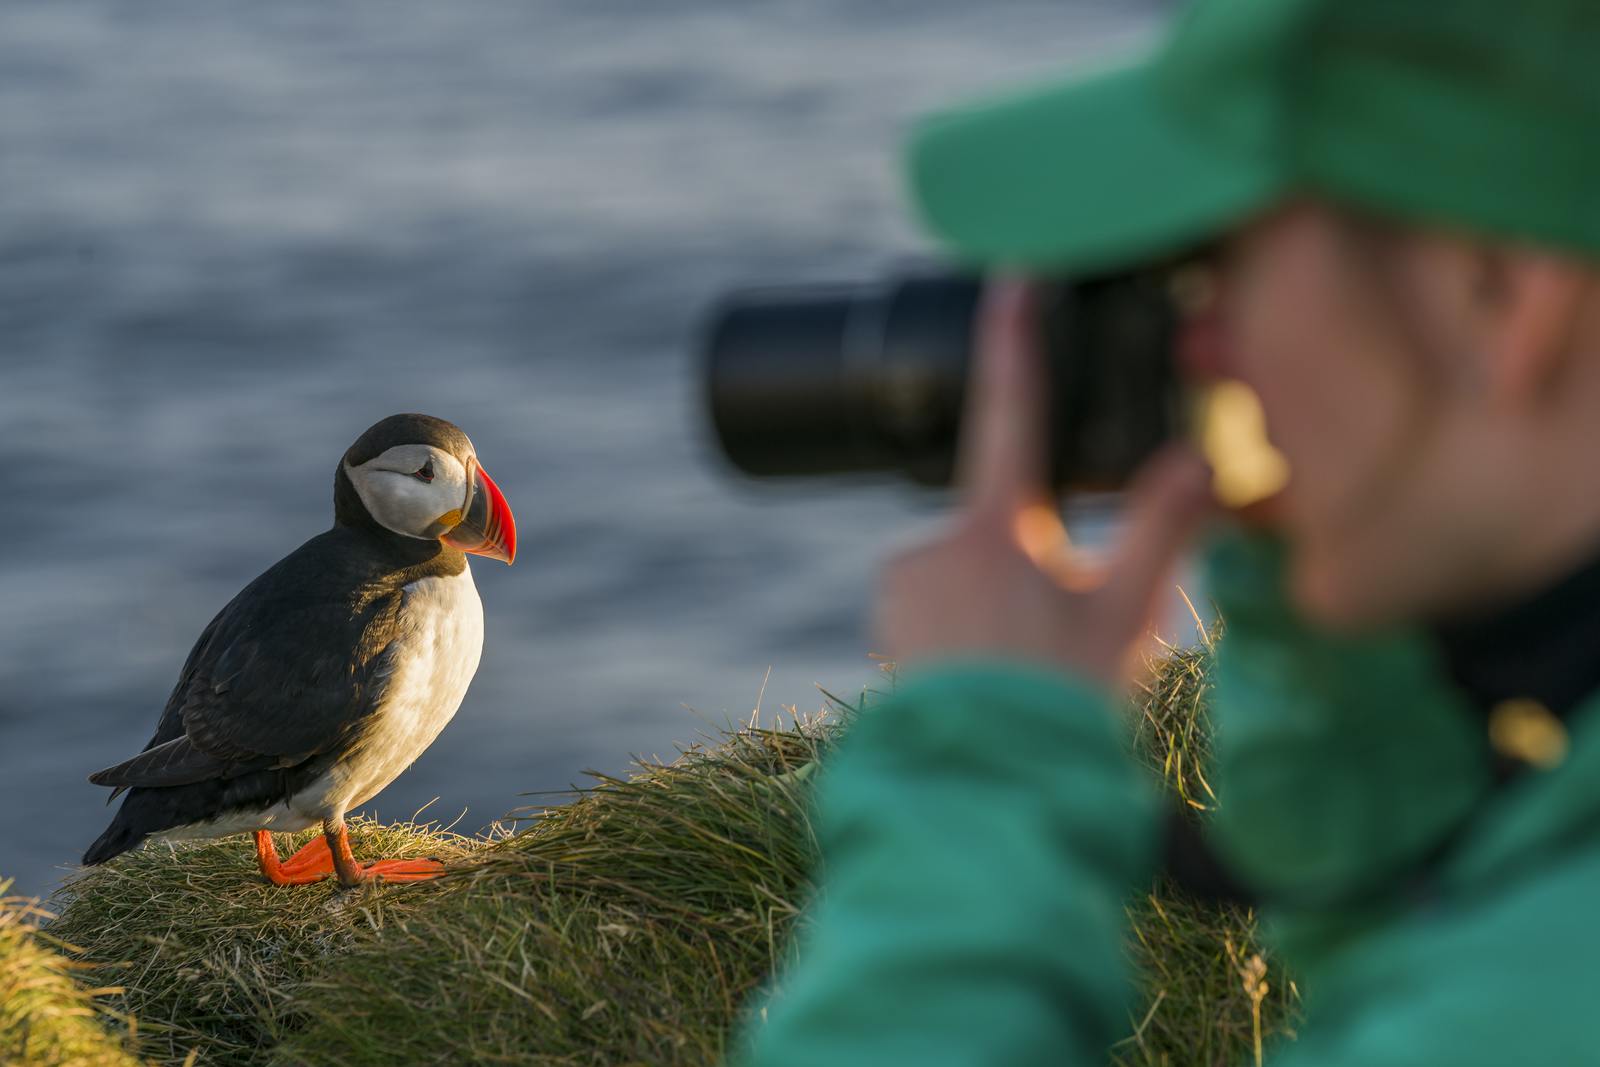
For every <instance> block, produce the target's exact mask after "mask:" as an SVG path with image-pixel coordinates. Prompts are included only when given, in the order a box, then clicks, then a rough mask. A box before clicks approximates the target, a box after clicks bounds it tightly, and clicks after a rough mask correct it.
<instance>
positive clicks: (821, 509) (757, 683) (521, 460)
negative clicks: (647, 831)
mask: <svg viewBox="0 0 1600 1067" xmlns="http://www.w3.org/2000/svg"><path fill="white" fill-rule="evenodd" d="M1164 7H1165V5H1164V4H1161V3H1158V2H1155V0H1149V2H1144V3H1135V2H1132V0H1096V2H1090V0H1080V2H1068V0H987V2H985V3H972V2H970V0H965V2H954V0H916V2H912V0H873V2H871V3H862V2H851V0H803V2H802V0H795V2H792V3H783V2H776V0H773V2H759V0H742V2H732V0H729V2H721V3H718V2H712V0H652V2H650V3H625V2H621V0H537V2H535V0H527V2H482V3H438V2H435V0H364V2H349V0H346V2H339V3H327V2H326V0H274V2H272V3H263V4H245V3H221V4H219V3H214V2H212V0H192V2H167V0H163V2H159V3H140V4H127V3H118V2H113V0H102V2H79V3H73V4H62V3H58V2H55V0H7V3H5V4H4V5H0V499H3V500H4V502H5V515H6V527H7V531H8V535H9V543H10V545H11V548H10V550H9V551H8V552H6V553H5V554H4V555H0V605H3V609H0V875H10V876H14V877H16V878H17V879H18V883H17V887H16V888H17V890H20V891H26V892H42V891H46V890H48V889H49V888H50V887H51V886H52V885H53V884H54V883H55V882H56V881H57V879H58V878H59V877H60V875H61V870H60V867H61V865H63V864H68V863H71V862H73V861H75V860H76V858H77V857H78V855H79V854H80V853H81V852H82V849H83V847H84V846H85V845H86V844H87V843H88V842H89V841H90V840H91V839H93V838H94V836H95V835H96V834H97V833H99V831H100V830H101V829H102V827H103V825H104V823H105V822H106V820H107V819H108V818H109V816H110V812H109V811H108V810H107V809H106V808H105V807H104V798H105V791H104V790H101V789H97V788H95V787H92V786H90V785H89V784H88V783H87V782H86V781H85V775H87V774H88V773H89V772H91V771H93V770H95V769H97V768H99V767H102V766H105V765H107V764H109V763H112V762H114V761H116V760H118V759H121V758H124V757H126V756H128V755H131V754H133V753H134V752H136V751H137V750H138V749H139V747H140V746H142V745H143V744H144V742H145V741H146V740H147V738H148V736H149V734H150V731H151V729H152V728H153V726H154V722H155V719H156V716H157V714H158V713H159V711H160V709H161V706H162V704H163V702H164V700H165V699H166V696H167V692H168V690H169V689H170V687H171V685H172V683H173V682H174V680H175V679H176V676H177V671H178V668H179V666H180V665H181V664H182V662H183V659H184V656H185V655H186V654H187V652H188V650H189V648H190V645H191V644H192V642H193V641H194V639H195V638H196V637H197V636H198V634H199V632H200V630H201V629H202V627H204V625H205V624H206V622H207V621H208V620H209V619H210V618H211V616H212V614H213V613H214V612H215V611H216V610H217V609H218V608H220V607H221V606H222V605H223V604H224V603H225V602H226V601H227V600H228V599H229V598H230V597H231V596H232V595H233V594H234V593H235V592H236V591H237V590H238V589H239V588H240V587H241V586H242V585H244V584H245V583H246V582H247V581H249V580H250V579H251V578H252V577H254V576H255V575H256V574H257V573H259V572H260V571H261V570H262V569H264V568H265V567H266V566H268V565H269V564H271V563H272V562H273V561H275V560H276V559H278V558H279V557H280V556H282V555H284V554H285V553H287V552H288V551H289V550H290V549H292V548H293V547H294V546H296V545H297V544H299V543H300V542H301V541H303V540H304V539H305V538H307V537H309V536H311V535H313V534H315V533H317V532H318V531H320V530H322V529H324V528H326V526H327V525H328V524H329V521H330V519H331V505H330V493H331V485H332V478H333V471H334V466H335V463H336V461H337V459H338V457H339V455H340V454H341V453H342V451H343V450H344V448H345V447H346V446H347V445H348V444H349V443H350V441H351V440H353V439H354V438H355V436H356V435H357V434H358V433H359V432H360V431H361V430H362V429H364V428H365V427H366V426H367V425H368V424H370V423H372V422H373V421H375V420H376V419H378V418H380V417H382V416H384V415H387V414H389V413H391V412H395V411H406V410H420V411H426V412H429V413H432V414H436V415H440V416H443V417H446V418H449V419H452V420H454V421H455V422H457V423H459V424H460V425H461V426H462V427H463V428H464V429H465V430H466V431H467V432H468V433H469V434H470V435H471V436H472V438H473V440H474V441H475V442H476V444H477V446H478V449H479V452H480V454H481V456H482V457H483V460H484V463H485V466H486V467H487V468H488V469H489V470H490V471H491V472H492V473H493V474H494V476H495V477H496V479H497V480H498V481H499V483H500V485H501V486H502V487H503V488H504V490H505V492H506V494H507V496H508V497H509V499H510V501H511V503H512V505H513V507H514V508H515V510H516V514H517V518H518V520H519V531H520V538H521V545H520V554H519V558H518V563H517V566H516V567H515V568H512V569H509V570H508V569H505V568H503V567H501V566H500V565H498V564H495V563H490V562H488V561H478V562H476V563H475V564H474V566H475V569H476V571H477V577H478V586H479V589H480V591H481V593H482V596H483V601H484V607H485V611H486V614H487V617H488V638H487V641H486V646H485V651H484V659H483V666H482V668H481V670H480V671H479V674H478V677H477V681H476V683H475V684H474V686H473V688H472V691H471V692H470V694H469V695H468V696H467V699H466V703H465V704H464V705H463V707H462V709H461V712H460V714H459V716H458V717H457V718H456V720H455V722H454V723H453V724H452V725H451V726H450V727H449V729H448V730H446V732H445V733H444V735H443V736H442V737H441V738H440V740H439V741H438V742H437V743H436V744H435V745H434V746H433V748H432V749H431V750H430V751H429V752H428V753H427V754H426V755H424V756H423V757H422V759H421V760H420V761H419V762H418V763H417V764H416V766H415V767H414V768H413V769H412V770H411V771H410V772H409V773H408V774H406V775H404V776H402V777H401V778H400V780H399V781H398V782H396V783H395V784H394V785H393V786H391V787H390V788H389V789H388V790H387V791H386V792H385V793H384V794H383V795H381V796H380V797H379V798H378V799H377V801H376V802H375V804H373V805H371V806H370V807H371V809H373V810H376V811H377V812H378V813H380V814H381V815H383V816H386V817H399V816H409V815H410V814H412V813H413V812H414V811H415V810H417V809H418V808H419V807H421V806H423V805H424V804H426V803H427V802H428V801H429V800H430V799H432V798H434V797H438V798H440V799H439V801H438V803H437V804H435V805H434V806H433V807H432V808H430V809H429V812H428V813H429V814H430V815H432V816H437V817H441V818H445V819H450V818H453V817H454V816H456V815H457V814H459V813H461V812H462V811H463V810H465V811H466V813H467V814H466V817H465V819H464V820H463V822H462V824H461V825H462V827H463V828H466V829H472V828H476V827H478V826H481V825H482V824H484V823H486V822H488V821H490V820H492V819H494V818H496V817H498V816H500V815H501V814H502V813H504V812H505V811H507V810H508V809H511V808H513V807H516V806H517V805H519V804H521V803H525V802H526V801H525V800H524V799H523V798H520V797H519V796H518V794H519V793H522V792H525V791H530V790H558V789H563V788H566V787H567V786H569V785H571V784H573V783H578V782H581V781H582V780H583V777H582V772H583V770H584V769H586V768H596V769H600V770H603V771H607V772H619V771H623V770H625V768H626V766H627V764H628V760H629V757H630V754H647V755H648V754H660V755H662V756H671V755H672V753H673V751H674V747H675V744H676V743H678V742H683V741H687V740H690V739H692V738H693V737H694V736H695V735H696V734H697V733H699V732H701V731H703V730H704V729H705V728H706V727H707V725H708V724H715V723H720V722H725V721H727V720H728V719H730V718H732V719H745V718H747V717H748V716H749V714H750V711H751V709H752V708H753V707H754V706H755V705H756V702H757V699H758V696H760V699H761V702H762V708H763V710H764V712H765V713H772V712H776V711H777V710H778V709H779V708H780V707H782V706H784V705H798V706H799V708H800V709H801V710H812V709H815V708H817V707H818V706H819V705H820V704H821V698H820V697H819V695H818V694H817V692H816V690H815V689H814V688H813V686H814V684H817V683H820V684H822V685H825V686H827V687H828V688H830V689H832V690H834V691H836V692H840V693H844V694H851V693H854V692H856V691H857V690H859V689H860V687H861V686H863V685H864V684H868V683H869V682H871V681H872V680H873V679H874V677H875V676H876V674H877V671H876V667H875V665H874V664H873V663H872V662H871V661H870V660H869V659H868V658H867V653H868V652H869V651H870V650H869V648H868V647H867V638H866V636H865V625H864V624H865V616H866V609H867V603H868V593H869V591H870V583H871V574H872V569H873V566H874V564H875V562H876V561H877V560H878V559H880V558H881V557H882V555H883V554H884V553H885V551H887V550H888V549H889V548H890V547H891V546H893V545H894V544H896V543H897V542H899V541H902V540H903V539H904V538H905V537H906V536H907V535H908V534H909V533H910V532H912V531H914V530H915V529H917V528H919V527H920V526H921V525H923V524H925V523H926V522H927V521H928V520H929V519H930V518H931V517H933V516H934V515H936V514H937V508H938V501H937V500H936V499H930V498H928V497H925V496H922V495H919V494H918V493H916V492H915V491H913V490H910V489H906V488H901V487H896V486H892V485H891V486H880V487H875V488H862V487H859V486H853V485H834V484H815V483H813V484H810V485H808V486H806V487H804V488H795V487H789V488H785V489H781V490H778V489H772V488H769V487H756V486H751V485H749V484H747V483H741V482H738V481H736V480H734V479H732V478H731V477H730V476H729V475H728V474H727V472H726V471H725V470H723V469H722V468H720V467H719V466H718V464H717V462H716V457H715V456H714V455H713V454H712V453H711V452H710V451H709V448H708V446H707V443H706V439H705V428H704V426H703V424H702V418H701V411H700V409H699V407H698V392H697V385H698V378H697V375H696V365H695V361H694V353H693V351H692V347H691V345H690V344H689V338H690V337H691V336H692V333H693V328H694V324H695V321H696V318H697V316H698V315H699V314H700V313H701V311H702V310H703V308H704V307H705V305H706V304H707V302H708V301H709V300H710V299H711V298H712V297H713V296H714V295H715V294H717V293H718V292H719V291H721V290H723V289H724V288H726V287H729V286H734V285H739V284H749V283H751V282H790V281H814V280H819V279H834V278H867V277H871V276H873V275H875V274H877V273H879V272H880V271H882V270H883V269H885V268H886V267H887V266H889V265H891V264H892V263H894V262H895V261H897V260H899V259H902V258H903V257H905V256H906V255H907V254H908V253H914V252H917V251H919V250H925V249H924V246H923V244H922V242H921V241H920V239H919V238H918V236H917V234H916V233H915V230H914V227H913V225H912V224H911V222H910V221H909V220H908V219H907V217H906V216H905V214H904V212H903V209H902V205H901V203H900V199H899V188H898V177H897V171H896V147H897V145H898V144H899V142H900V140H901V137H902V133H903V131H904V129H905V126H906V124H907V122H908V120H910V119H911V118H912V117H914V116H916V115H918V114H920V113H922V112H924V111H926V110H928V109H930V108H933V107H937V106H939V105H941V104H943V103H946V102H948V101H950V100H952V99H954V98H957V97H960V96H962V95H963V94H968V93H971V92H972V91H974V90H976V89H979V88H982V87H985V86H989V85H992V84H997V83H1006V82H1010V81H1014V80H1016V79H1018V78H1027V77H1030V76H1034V75H1042V74H1047V73H1049V72H1052V71H1054V70H1056V69H1059V68H1060V67H1061V66H1062V65H1063V64H1064V63H1065V62H1067V61H1069V60H1072V59H1075V58H1081V57H1086V56H1093V55H1096V54H1099V53H1102V52H1104V51H1106V50H1108V48H1111V47H1114V46H1117V45H1119V44H1123V43H1126V42H1127V41H1129V40H1130V39H1132V38H1134V37H1136V36H1137V35H1139V34H1140V33H1141V31H1142V30H1144V29H1145V28H1146V27H1147V26H1148V25H1149V24H1150V23H1152V22H1153V20H1154V19H1155V18H1156V17H1158V16H1159V15H1160V14H1161V12H1162V10H1163V9H1164ZM769 669H770V672H771V673H770V678H768V677H767V675H768V671H769ZM764 680H765V692H764V695H763V694H762V686H763V681H764ZM689 709H694V710H692V711H691V710H689ZM241 847H243V846H242V845H241Z"/></svg>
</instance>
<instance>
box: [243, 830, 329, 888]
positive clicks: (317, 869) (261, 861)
mask: <svg viewBox="0 0 1600 1067" xmlns="http://www.w3.org/2000/svg"><path fill="white" fill-rule="evenodd" d="M255 839H256V863H257V865H258V866H260V868H261V876H262V877H263V878H265V879H266V880H267V881H269V882H271V883H272V884H273V885H309V884H310V883H312V882H320V881H322V880H323V879H324V878H326V877H328V875H330V874H333V873H334V869H333V857H332V855H331V854H330V853H329V852H328V846H327V843H326V842H324V841H322V839H321V838H320V837H319V838H318V839H317V840H316V841H313V842H312V843H311V844H309V845H307V846H305V847H304V848H302V849H301V850H300V851H299V852H296V853H295V854H294V855H293V856H291V857H290V858H289V862H287V863H280V862H279V861H278V849H277V846H276V845H274V844H273V843H272V834H271V832H270V831H267V830H257V831H256V832H255ZM319 842H320V843H321V845H322V847H321V850H320V855H319V854H318V851H317V850H316V848H315V847H314V846H316V845H317V844H318V843H319Z"/></svg>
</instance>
